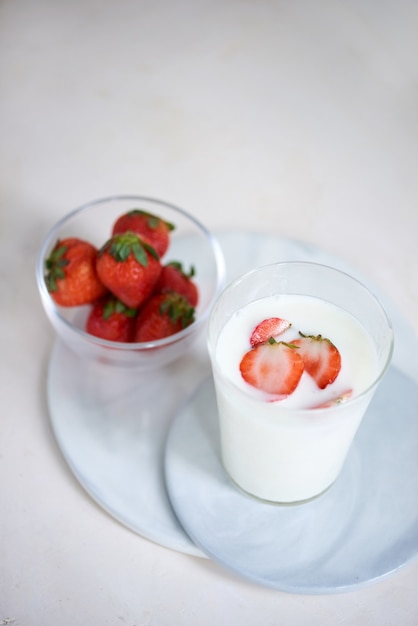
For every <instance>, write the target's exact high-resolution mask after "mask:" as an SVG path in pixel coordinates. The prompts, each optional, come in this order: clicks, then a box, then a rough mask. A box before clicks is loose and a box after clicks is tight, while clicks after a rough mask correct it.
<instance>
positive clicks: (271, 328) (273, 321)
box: [250, 317, 292, 347]
mask: <svg viewBox="0 0 418 626" xmlns="http://www.w3.org/2000/svg"><path fill="white" fill-rule="evenodd" d="M291 325H292V324H291V323H290V322H288V321H287V320H283V319H281V318H280V317H269V318H267V319H265V320H263V321H262V322H260V323H259V324H257V326H256V327H255V328H254V330H253V332H252V333H251V337H250V343H251V345H252V346H253V347H254V346H256V345H257V344H259V343H265V342H266V341H268V340H269V339H270V338H271V337H273V338H274V339H275V338H276V337H278V336H279V335H281V334H282V333H284V331H285V330H287V329H288V328H290V327H291Z"/></svg>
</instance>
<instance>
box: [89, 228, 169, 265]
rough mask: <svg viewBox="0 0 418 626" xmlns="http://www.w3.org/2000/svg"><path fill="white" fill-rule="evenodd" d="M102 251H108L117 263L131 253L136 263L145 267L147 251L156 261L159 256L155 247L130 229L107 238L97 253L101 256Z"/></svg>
mask: <svg viewBox="0 0 418 626" xmlns="http://www.w3.org/2000/svg"><path fill="white" fill-rule="evenodd" d="M104 252H108V253H109V254H110V255H111V256H112V257H113V258H114V259H115V261H118V263H124V262H125V261H126V260H127V258H128V257H129V255H130V254H133V256H134V257H135V259H136V260H137V261H138V263H139V264H140V265H142V266H143V267H147V265H148V257H147V252H148V253H149V254H150V255H151V256H153V257H154V258H155V259H157V261H158V260H159V258H160V257H159V256H158V253H157V251H156V250H155V248H153V247H152V246H151V245H150V244H149V243H147V242H146V241H144V240H143V239H141V237H139V235H137V234H136V233H132V232H130V231H128V232H126V233H123V234H120V235H115V236H114V237H112V238H111V239H109V241H107V242H106V243H105V244H104V246H103V247H102V248H101V249H100V251H99V255H100V256H101V255H102V254H103V253H104Z"/></svg>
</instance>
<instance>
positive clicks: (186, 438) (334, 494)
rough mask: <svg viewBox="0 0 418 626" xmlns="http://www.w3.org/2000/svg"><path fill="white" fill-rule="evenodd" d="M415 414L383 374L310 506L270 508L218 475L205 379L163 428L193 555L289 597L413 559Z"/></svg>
mask: <svg viewBox="0 0 418 626" xmlns="http://www.w3.org/2000/svg"><path fill="white" fill-rule="evenodd" d="M417 412H418V386H417V384H416V383H415V382H414V381H412V380H411V379H410V378H408V377H407V376H405V375H404V374H403V373H402V372H400V371H399V370H398V369H395V368H390V369H389V371H388V373H387V374H386V376H385V379H384V381H383V383H382V385H381V386H380V388H379V389H378V391H377V393H376V396H375V398H374V399H373V401H372V404H371V405H370V407H369V410H368V412H367V414H366V416H365V419H364V421H363V423H362V424H361V426H360V429H359V431H358V433H357V436H356V438H355V441H354V444H353V447H352V449H351V450H350V453H349V456H348V458H347V460H346V463H345V465H344V468H343V471H342V473H341V474H340V476H339V478H338V479H337V481H336V482H335V483H334V484H333V485H332V487H331V488H330V489H329V490H328V491H327V492H326V493H324V494H323V495H321V496H320V497H319V498H316V499H314V500H312V501H311V502H308V503H304V504H299V505H287V506H283V505H282V506H280V505H274V504H269V503H264V502H261V501H258V500H256V499H255V498H253V497H251V496H249V495H247V494H245V493H243V492H241V491H240V490H238V489H237V488H236V487H235V486H234V485H233V483H232V481H231V480H230V479H229V477H228V476H227V474H226V473H225V471H224V469H223V466H222V462H221V458H220V443H219V431H218V420H217V412H216V401H215V392H214V387H213V382H212V379H211V378H209V379H208V380H207V381H206V382H204V383H203V384H202V385H201V386H200V387H199V389H198V390H197V391H196V393H195V394H194V395H193V397H192V398H191V399H190V400H189V401H188V403H187V404H186V405H185V406H184V407H183V409H182V410H181V411H180V413H179V414H178V416H177V418H176V419H175V421H174V423H173V425H172V427H171V429H170V433H169V436H168V440H167V449H166V465H165V468H166V483H167V487H168V492H169V497H170V500H171V503H172V505H173V507H174V509H175V511H176V513H177V515H178V518H179V520H180V522H181V523H182V525H183V527H184V528H185V530H186V531H187V533H188V534H189V536H190V537H191V539H192V540H193V541H194V542H195V543H196V545H198V546H199V547H200V548H201V549H202V551H204V552H205V553H206V554H207V555H208V556H209V557H211V558H212V559H213V560H214V561H216V562H218V563H219V564H221V565H222V566H224V567H226V568H227V569H229V570H231V571H233V572H235V573H236V574H239V575H241V576H242V577H244V578H246V579H249V580H251V581H253V582H255V583H258V584H260V585H264V586H267V587H273V588H275V589H279V590H282V591H287V592H295V593H330V592H336V591H345V590H348V589H350V588H353V587H358V586H360V585H364V584H366V583H370V582H372V581H375V580H377V579H380V578H382V577H384V576H386V575H388V574H390V573H391V572H394V571H396V570H397V569H398V568H399V567H400V566H402V565H404V564H405V563H406V562H408V561H409V560H410V559H412V558H413V557H415V556H416V555H417V554H418V419H417Z"/></svg>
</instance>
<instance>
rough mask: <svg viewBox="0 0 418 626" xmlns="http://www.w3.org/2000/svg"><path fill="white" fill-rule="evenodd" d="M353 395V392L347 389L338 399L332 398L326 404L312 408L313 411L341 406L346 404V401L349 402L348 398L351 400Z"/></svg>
mask: <svg viewBox="0 0 418 626" xmlns="http://www.w3.org/2000/svg"><path fill="white" fill-rule="evenodd" d="M352 395H353V390H352V389H347V390H346V391H344V392H343V393H341V394H340V395H339V396H337V397H336V398H331V399H330V400H327V401H326V402H322V404H317V405H316V406H313V407H311V408H312V409H328V408H329V407H331V406H335V405H336V404H341V403H342V402H345V401H346V400H348V398H351V396H352Z"/></svg>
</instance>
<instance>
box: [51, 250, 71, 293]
mask: <svg viewBox="0 0 418 626" xmlns="http://www.w3.org/2000/svg"><path fill="white" fill-rule="evenodd" d="M67 250H68V247H67V246H61V245H60V242H59V240H58V241H57V242H56V244H55V246H54V249H53V250H52V252H51V254H50V255H49V257H48V258H47V259H46V261H45V268H46V270H47V273H46V275H45V283H46V286H47V289H48V291H50V292H51V291H57V289H58V286H57V279H62V278H65V274H64V269H63V268H64V267H65V266H66V265H68V263H69V261H68V259H65V258H64V254H65V253H66V252H67Z"/></svg>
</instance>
